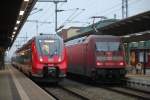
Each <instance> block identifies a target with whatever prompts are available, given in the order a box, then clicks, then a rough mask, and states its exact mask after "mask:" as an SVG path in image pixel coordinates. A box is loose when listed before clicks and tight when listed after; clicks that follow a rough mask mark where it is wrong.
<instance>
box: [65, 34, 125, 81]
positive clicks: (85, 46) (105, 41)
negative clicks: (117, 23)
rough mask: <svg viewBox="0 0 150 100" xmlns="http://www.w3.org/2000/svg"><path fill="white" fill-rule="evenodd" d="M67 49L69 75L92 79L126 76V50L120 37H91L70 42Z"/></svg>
mask: <svg viewBox="0 0 150 100" xmlns="http://www.w3.org/2000/svg"><path fill="white" fill-rule="evenodd" d="M78 41H80V42H78ZM66 48H67V55H68V72H69V73H73V74H78V75H84V76H88V77H91V78H92V77H104V78H105V77H107V76H108V77H113V76H115V77H118V76H119V75H120V77H124V75H125V59H124V50H123V47H122V44H121V40H120V38H119V37H116V36H106V35H103V36H98V35H91V36H88V37H84V38H81V39H76V40H71V41H68V42H67V43H66Z"/></svg>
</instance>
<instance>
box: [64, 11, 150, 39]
mask: <svg viewBox="0 0 150 100" xmlns="http://www.w3.org/2000/svg"><path fill="white" fill-rule="evenodd" d="M91 26H92V25H91ZM149 26H150V11H147V12H144V13H141V14H138V15H135V16H131V17H128V18H126V19H122V20H118V21H114V22H111V23H108V24H106V25H105V24H104V25H102V26H101V27H98V24H97V23H96V24H95V27H96V29H97V30H98V32H96V31H95V30H94V29H92V28H89V27H87V28H89V29H86V31H84V30H85V29H83V30H81V34H79V35H76V36H74V37H71V38H68V39H66V40H65V41H69V40H72V39H75V38H78V37H82V36H86V35H90V34H101V35H116V36H124V35H129V34H133V33H138V32H143V31H147V30H150V27H149ZM143 38H144V37H143Z"/></svg>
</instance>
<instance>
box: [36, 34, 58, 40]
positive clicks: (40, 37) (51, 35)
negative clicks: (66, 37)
mask: <svg viewBox="0 0 150 100" xmlns="http://www.w3.org/2000/svg"><path fill="white" fill-rule="evenodd" d="M35 38H36V39H46V38H47V39H54V38H60V37H59V36H58V35H57V34H42V35H39V36H36V37H35Z"/></svg>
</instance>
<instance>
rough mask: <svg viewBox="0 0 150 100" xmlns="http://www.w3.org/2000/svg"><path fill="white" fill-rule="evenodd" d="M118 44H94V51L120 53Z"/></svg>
mask: <svg viewBox="0 0 150 100" xmlns="http://www.w3.org/2000/svg"><path fill="white" fill-rule="evenodd" d="M121 48H122V47H121V45H120V42H96V51H120V50H121Z"/></svg>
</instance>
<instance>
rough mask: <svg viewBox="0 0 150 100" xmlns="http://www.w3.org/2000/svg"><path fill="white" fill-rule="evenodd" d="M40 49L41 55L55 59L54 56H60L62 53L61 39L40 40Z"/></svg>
mask: <svg viewBox="0 0 150 100" xmlns="http://www.w3.org/2000/svg"><path fill="white" fill-rule="evenodd" d="M39 47H40V48H39V49H40V51H41V54H42V55H45V56H49V57H53V56H54V55H60V53H61V51H62V44H61V41H60V40H59V39H52V40H45V39H43V40H42V39H40V40H39Z"/></svg>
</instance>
